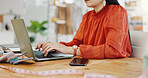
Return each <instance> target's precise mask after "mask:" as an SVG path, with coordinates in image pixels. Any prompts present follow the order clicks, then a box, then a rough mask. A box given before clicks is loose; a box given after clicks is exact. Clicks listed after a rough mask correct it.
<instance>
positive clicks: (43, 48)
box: [42, 45, 50, 51]
mask: <svg viewBox="0 0 148 78" xmlns="http://www.w3.org/2000/svg"><path fill="white" fill-rule="evenodd" d="M47 47H50V46H49V45H46V46H44V47H42V51H44V50H45V49H46V48H47Z"/></svg>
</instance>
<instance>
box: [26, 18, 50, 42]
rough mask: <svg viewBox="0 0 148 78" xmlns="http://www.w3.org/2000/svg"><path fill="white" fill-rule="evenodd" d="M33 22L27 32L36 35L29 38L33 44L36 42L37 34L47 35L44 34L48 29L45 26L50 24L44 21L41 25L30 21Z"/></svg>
mask: <svg viewBox="0 0 148 78" xmlns="http://www.w3.org/2000/svg"><path fill="white" fill-rule="evenodd" d="M30 22H31V26H28V27H27V30H28V31H29V32H32V33H34V36H31V37H29V38H30V41H31V43H32V42H34V41H35V38H36V35H37V33H40V34H41V35H46V33H44V31H45V30H46V29H47V28H46V27H45V26H44V25H45V24H47V23H48V21H43V22H41V23H39V22H38V21H32V20H31V21H30Z"/></svg>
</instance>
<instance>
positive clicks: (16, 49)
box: [9, 47, 36, 52]
mask: <svg viewBox="0 0 148 78" xmlns="http://www.w3.org/2000/svg"><path fill="white" fill-rule="evenodd" d="M9 49H10V50H11V51H13V52H18V51H20V48H9ZM32 49H33V51H36V50H35V47H32Z"/></svg>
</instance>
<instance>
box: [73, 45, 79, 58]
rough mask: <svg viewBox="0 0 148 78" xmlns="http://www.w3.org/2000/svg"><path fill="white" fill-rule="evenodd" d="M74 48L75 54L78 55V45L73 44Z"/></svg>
mask: <svg viewBox="0 0 148 78" xmlns="http://www.w3.org/2000/svg"><path fill="white" fill-rule="evenodd" d="M72 48H73V51H74V56H76V55H77V49H78V46H77V45H73V46H72Z"/></svg>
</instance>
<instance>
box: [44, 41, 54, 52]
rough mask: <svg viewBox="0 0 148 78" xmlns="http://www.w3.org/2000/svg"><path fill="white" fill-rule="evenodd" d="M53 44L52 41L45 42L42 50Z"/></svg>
mask: <svg viewBox="0 0 148 78" xmlns="http://www.w3.org/2000/svg"><path fill="white" fill-rule="evenodd" d="M51 45H52V43H49V42H46V43H45V44H43V46H42V51H44V50H45V48H46V47H48V46H51Z"/></svg>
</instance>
